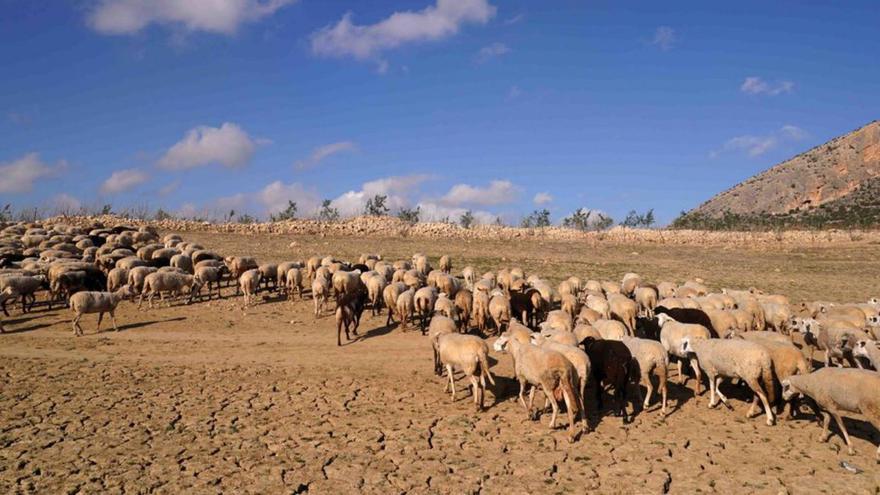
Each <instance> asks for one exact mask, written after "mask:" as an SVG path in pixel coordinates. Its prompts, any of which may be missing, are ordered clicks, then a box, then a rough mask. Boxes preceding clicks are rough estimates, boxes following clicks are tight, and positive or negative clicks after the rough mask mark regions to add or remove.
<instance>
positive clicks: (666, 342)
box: [657, 314, 712, 395]
mask: <svg viewBox="0 0 880 495" xmlns="http://www.w3.org/2000/svg"><path fill="white" fill-rule="evenodd" d="M657 324H658V325H659V326H660V343H661V344H662V345H663V348H664V349H666V353H667V354H670V355H672V356H675V357H677V358H678V384H679V385H683V384H684V383H685V381H686V377H685V375H684V373H682V366H683V362H684V360H685V359H688V360H690V363H691V367H692V368H693V369H694V374H695V376H696V379H697V382H696V389H695V392H696V394H697V395H699V393H700V368H699V367H698V366H696V364H697V363H696V359H695V358H694V357H693V356H689V355H688V354H686V353H683V352H682V351H681V343H682V341H683V340H684V338H685V337H690V338H691V339H697V338H700V339H708V338H711V337H712V334H711V333H710V332H709V329H708V328H706V327H704V326H703V325H697V324H694V323H679V322H677V321H675V320H673V319H672V317H670V316H669V315H667V314H659V315H657Z"/></svg>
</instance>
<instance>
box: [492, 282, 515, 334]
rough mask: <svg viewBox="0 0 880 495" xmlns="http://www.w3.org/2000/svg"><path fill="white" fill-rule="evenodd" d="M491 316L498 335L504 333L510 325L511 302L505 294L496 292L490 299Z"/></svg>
mask: <svg viewBox="0 0 880 495" xmlns="http://www.w3.org/2000/svg"><path fill="white" fill-rule="evenodd" d="M488 309H489V316H491V317H492V321H493V322H494V323H495V330H496V333H498V334H500V333H502V332H504V329H505V328H506V327H507V324H508V323H510V312H511V310H510V300H509V299H508V298H507V296H505V295H504V293H502V292H500V291H496V292H495V293H494V294H492V297H491V298H490V299H489V307H488Z"/></svg>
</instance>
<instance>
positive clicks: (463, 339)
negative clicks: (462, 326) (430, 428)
mask: <svg viewBox="0 0 880 495" xmlns="http://www.w3.org/2000/svg"><path fill="white" fill-rule="evenodd" d="M437 353H438V355H439V358H440V362H441V363H442V364H443V365H445V366H446V374H447V375H448V377H449V381H448V382H447V388H451V389H452V401H453V402H455V376H454V374H453V370H454V369H455V368H458V369H460V370H461V372H462V373H464V375H465V376H466V377H467V378H468V379H469V380H470V382H471V386H472V388H473V397H474V405H475V406H476V408H477V410H481V409H482V408H483V396H484V394H485V390H486V380H487V379H488V381H489V383H491V384H492V385H495V380H494V379H493V378H492V373H491V372H490V371H489V357H488V356H489V347H488V345H486V342H485V341H483V339H481V338H479V337H476V336H474V335H461V334H457V333H448V334H442V335H440V336H438V338H437Z"/></svg>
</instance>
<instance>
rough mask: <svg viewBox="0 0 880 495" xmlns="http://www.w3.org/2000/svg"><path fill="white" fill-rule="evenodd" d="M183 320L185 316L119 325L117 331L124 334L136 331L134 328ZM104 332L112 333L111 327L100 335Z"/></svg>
mask: <svg viewBox="0 0 880 495" xmlns="http://www.w3.org/2000/svg"><path fill="white" fill-rule="evenodd" d="M105 320H106V319H105ZM184 320H186V317H185V316H177V317H174V318H166V319H164V320H151V321H138V322H135V323H127V324H125V325H119V331H120V332H125V331H128V330H134V329H136V328H143V327H148V326H150V325H155V324H157V323H170V322H172V321H184ZM104 332H113V328H112V327H111V328H110V329H109V330H108V329H104V330H102V331H101V333H104Z"/></svg>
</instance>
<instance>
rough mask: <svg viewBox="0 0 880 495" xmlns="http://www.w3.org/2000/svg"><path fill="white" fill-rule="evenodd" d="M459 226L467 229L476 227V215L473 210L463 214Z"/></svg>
mask: <svg viewBox="0 0 880 495" xmlns="http://www.w3.org/2000/svg"><path fill="white" fill-rule="evenodd" d="M458 224H459V225H461V226H462V227H464V228H466V229H469V228H471V227H472V226H473V225H474V213H473V212H472V211H471V210H468V211H466V212H464V213H462V214H461V218H459V219H458Z"/></svg>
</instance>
